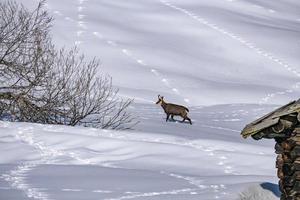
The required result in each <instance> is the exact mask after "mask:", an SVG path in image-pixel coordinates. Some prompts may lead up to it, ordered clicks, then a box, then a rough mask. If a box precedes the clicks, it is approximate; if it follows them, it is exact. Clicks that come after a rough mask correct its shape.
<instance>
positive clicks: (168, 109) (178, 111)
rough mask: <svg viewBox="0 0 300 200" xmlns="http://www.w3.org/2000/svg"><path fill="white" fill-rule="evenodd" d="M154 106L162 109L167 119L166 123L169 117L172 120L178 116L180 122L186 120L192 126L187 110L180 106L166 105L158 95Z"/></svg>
mask: <svg viewBox="0 0 300 200" xmlns="http://www.w3.org/2000/svg"><path fill="white" fill-rule="evenodd" d="M156 104H160V105H161V107H162V108H163V109H164V111H165V113H166V115H167V118H166V121H168V120H169V117H170V116H171V119H173V120H174V116H180V117H182V118H183V120H182V122H184V121H185V120H188V121H189V122H190V124H192V120H191V119H190V118H189V117H188V116H187V114H188V112H189V109H188V108H186V107H184V106H181V105H176V104H172V103H167V102H165V101H164V97H161V96H160V95H158V101H157V102H156Z"/></svg>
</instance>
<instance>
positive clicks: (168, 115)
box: [166, 114, 170, 122]
mask: <svg viewBox="0 0 300 200" xmlns="http://www.w3.org/2000/svg"><path fill="white" fill-rule="evenodd" d="M169 117H170V114H167V118H166V122H167V121H168V120H169Z"/></svg>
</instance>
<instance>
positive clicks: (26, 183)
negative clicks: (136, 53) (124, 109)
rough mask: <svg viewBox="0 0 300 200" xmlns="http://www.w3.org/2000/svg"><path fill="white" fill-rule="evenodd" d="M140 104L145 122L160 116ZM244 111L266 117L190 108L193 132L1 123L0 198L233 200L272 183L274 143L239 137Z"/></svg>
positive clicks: (145, 126) (157, 122) (160, 124)
mask: <svg viewBox="0 0 300 200" xmlns="http://www.w3.org/2000/svg"><path fill="white" fill-rule="evenodd" d="M139 106H140V107H138V108H135V110H143V113H145V115H144V117H145V118H147V117H149V116H150V115H152V114H153V113H155V112H157V113H159V111H157V110H156V108H153V107H151V106H147V105H143V106H141V105H139ZM225 107H227V108H228V107H231V108H234V109H231V110H227V109H226V108H225ZM271 108H272V107H269V109H271ZM236 109H237V110H236ZM243 109H245V110H249V111H251V113H256V114H258V113H261V112H265V110H259V109H257V107H255V106H252V107H250V106H248V105H247V106H242V105H240V106H237V105H226V106H224V107H222V106H218V109H216V107H214V106H213V107H205V108H193V109H192V112H193V113H194V115H193V120H194V122H195V125H193V126H191V125H189V124H182V123H177V122H169V123H165V122H164V120H163V119H162V117H161V116H158V117H157V118H155V117H152V118H150V117H149V118H148V119H144V120H145V121H144V122H142V123H141V124H140V125H139V126H138V127H137V130H135V131H130V132H117V131H108V130H97V129H91V128H78V127H77V128H73V127H65V126H50V125H39V124H28V123H8V122H1V124H0V133H1V136H0V142H1V146H0V148H1V152H5V154H4V155H3V156H1V157H0V172H1V174H2V175H1V178H0V194H1V195H0V196H1V197H2V198H4V199H20V198H24V199H27V198H29V199H30V198H36V199H45V200H46V199H59V200H64V199H105V200H109V199H111V200H115V199H164V200H166V199H236V198H237V195H238V193H239V192H241V191H243V190H244V189H245V188H247V187H248V186H251V185H257V184H261V183H264V184H269V185H270V184H271V185H272V184H274V183H275V182H276V177H275V174H276V172H275V168H274V160H275V155H274V153H273V147H272V145H273V142H271V141H269V142H265V143H253V142H250V140H249V141H248V143H245V142H244V141H243V140H242V139H241V138H240V136H239V133H238V130H239V127H240V126H242V123H244V120H246V119H247V117H251V116H250V115H249V114H247V112H246V111H244V112H243ZM216 110H223V113H218V112H217V111H216ZM232 110H236V111H239V113H232ZM258 110H259V111H258ZM197 113H199V114H197ZM209 113H210V114H209ZM205 114H206V115H205ZM232 114H234V115H235V118H232V116H230V115H232ZM203 116H208V117H207V118H205V117H203ZM225 116H227V117H225ZM237 119H239V120H237ZM200 121H202V122H201V123H200ZM214 123H215V124H214ZM235 128H236V130H235ZM249 142H250V143H249ZM15 190H16V191H17V192H16V191H15Z"/></svg>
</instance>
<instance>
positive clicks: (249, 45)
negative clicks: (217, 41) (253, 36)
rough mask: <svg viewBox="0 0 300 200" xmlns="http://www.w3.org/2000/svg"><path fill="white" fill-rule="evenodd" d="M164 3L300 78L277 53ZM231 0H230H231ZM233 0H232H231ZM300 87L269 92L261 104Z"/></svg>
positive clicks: (164, 2)
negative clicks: (274, 53)
mask: <svg viewBox="0 0 300 200" xmlns="http://www.w3.org/2000/svg"><path fill="white" fill-rule="evenodd" d="M159 1H160V2H161V3H162V4H163V5H165V6H167V7H170V8H172V9H174V10H177V11H179V12H182V13H184V14H185V15H188V16H189V17H191V18H192V19H194V20H196V21H198V22H200V23H201V24H202V25H205V26H207V27H209V28H211V29H213V30H215V31H217V32H219V33H222V34H223V35H225V36H227V37H230V38H232V39H233V40H235V41H238V42H239V43H241V44H243V45H244V46H246V47H247V48H249V49H252V50H254V51H255V53H257V54H259V55H261V56H263V57H265V58H267V59H269V60H271V61H272V62H274V63H276V64H278V65H280V66H281V67H283V68H285V69H286V70H287V71H289V72H291V73H292V74H294V75H295V76H297V77H299V78H300V72H299V71H298V70H297V68H295V67H292V66H291V65H290V64H289V63H288V62H287V61H284V60H283V59H280V58H278V57H276V56H275V55H273V54H272V53H270V52H268V51H266V50H264V49H262V48H259V47H258V46H257V45H256V44H254V43H253V42H249V41H247V40H246V39H244V38H243V37H241V36H238V35H237V34H234V33H233V32H231V31H227V30H225V29H223V28H221V27H219V26H218V25H216V24H214V23H211V22H209V21H208V20H207V19H205V18H203V17H201V16H199V15H197V14H195V13H193V12H191V11H188V10H187V9H184V8H181V7H179V6H176V5H174V4H172V3H170V2H169V1H167V0H159ZM229 1H230V0H229ZM231 1H232V0H231ZM270 12H272V13H274V12H275V11H273V10H270ZM299 87H300V82H297V83H296V84H294V85H293V86H292V89H287V90H284V91H279V92H276V93H271V94H268V95H267V96H266V97H263V98H262V99H261V100H260V101H259V104H263V103H266V102H268V101H269V100H270V99H271V98H274V97H275V96H277V95H285V94H287V93H292V92H294V91H295V90H296V89H299Z"/></svg>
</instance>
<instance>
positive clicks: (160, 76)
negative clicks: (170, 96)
mask: <svg viewBox="0 0 300 200" xmlns="http://www.w3.org/2000/svg"><path fill="white" fill-rule="evenodd" d="M93 35H94V36H95V37H97V38H98V39H100V40H103V41H104V42H105V43H106V44H108V45H110V46H112V47H115V48H117V49H119V50H120V51H121V52H122V53H123V54H124V55H125V56H126V57H128V58H129V59H131V60H133V61H135V62H136V63H137V64H139V65H140V66H142V67H144V68H146V69H148V70H149V71H150V72H151V73H152V74H153V75H154V76H156V77H157V78H158V79H159V80H160V81H161V82H162V83H163V85H164V86H165V87H167V88H169V89H170V90H171V91H172V92H173V93H174V94H176V95H179V96H180V92H179V90H178V89H177V88H175V87H173V86H172V84H171V82H170V81H169V80H168V79H167V78H166V77H165V76H164V75H163V74H162V73H161V72H159V70H157V69H154V68H151V66H149V65H148V64H147V63H146V62H145V60H143V59H141V58H139V57H137V56H135V55H134V53H133V52H132V51H130V50H128V49H126V48H122V47H121V45H120V44H118V43H117V42H115V41H112V40H108V39H105V38H104V36H103V35H102V34H100V33H99V32H96V31H95V32H93ZM183 100H184V101H185V102H186V103H189V102H190V100H189V99H187V98H184V99H183Z"/></svg>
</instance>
